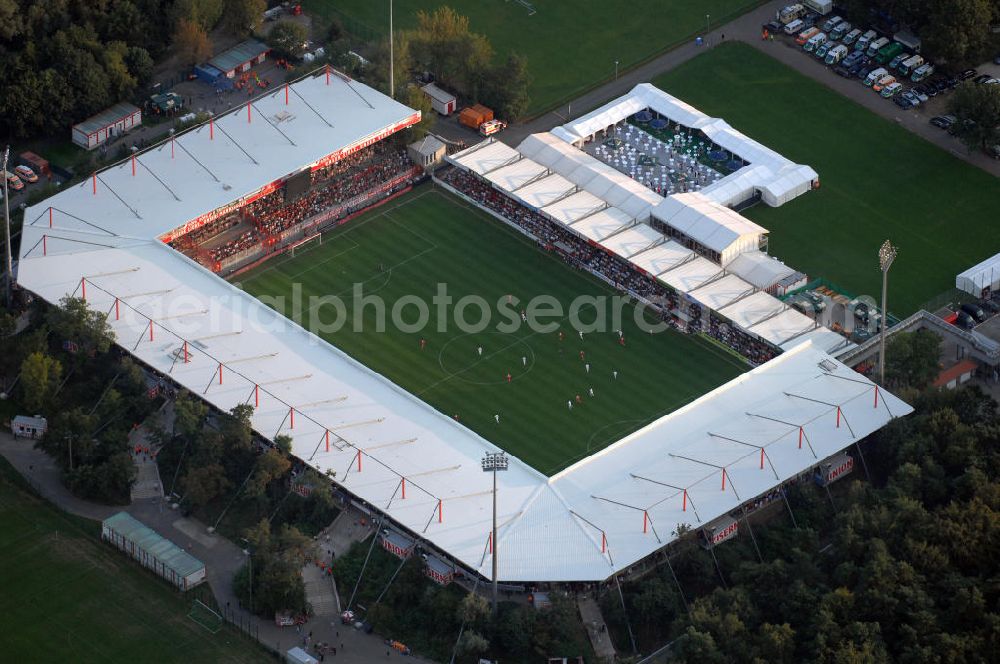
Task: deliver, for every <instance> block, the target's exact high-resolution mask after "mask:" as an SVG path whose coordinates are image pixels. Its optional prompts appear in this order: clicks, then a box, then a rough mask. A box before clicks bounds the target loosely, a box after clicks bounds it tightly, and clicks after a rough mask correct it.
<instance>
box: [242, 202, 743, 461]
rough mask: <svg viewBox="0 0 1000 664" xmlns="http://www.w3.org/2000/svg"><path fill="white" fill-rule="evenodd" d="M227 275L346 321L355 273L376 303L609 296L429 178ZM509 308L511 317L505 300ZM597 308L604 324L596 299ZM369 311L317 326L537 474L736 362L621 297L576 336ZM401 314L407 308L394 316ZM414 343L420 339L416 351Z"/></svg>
mask: <svg viewBox="0 0 1000 664" xmlns="http://www.w3.org/2000/svg"><path fill="white" fill-rule="evenodd" d="M241 283H242V285H243V288H245V289H246V290H247V291H248V292H250V293H252V294H254V295H256V296H258V297H260V296H275V295H279V296H280V295H284V296H286V297H288V298H291V296H292V284H293V283H299V284H301V288H302V294H303V296H304V297H305V298H308V297H309V296H310V295H317V296H320V295H339V296H341V297H342V298H343V300H344V303H345V310H346V313H347V318H348V319H351V320H353V318H354V316H353V314H354V311H355V306H354V302H353V301H352V300H353V297H352V289H353V287H354V284H356V283H360V284H362V285H363V288H364V294H365V295H368V294H377V295H379V296H381V297H382V298H383V299H384V300H385V302H386V304H387V308H391V306H392V304H393V303H394V302H396V301H397V300H399V299H400V298H402V297H403V296H410V295H416V296H417V297H419V298H421V299H423V300H424V301H426V302H428V303H429V302H431V299H432V298H433V296H434V295H435V294H436V293H437V292H438V291H437V289H438V284H439V283H443V284H447V288H448V294H449V295H451V296H452V297H453V298H454V299H455V301H456V302H457V301H458V300H459V299H460V298H462V297H463V296H466V295H479V296H481V297H483V298H484V299H485V300H486V301H487V302H489V303H496V302H498V301H500V302H503V301H506V300H507V298H508V296H512V297H513V298H516V301H520V302H527V301H529V300H530V299H531V298H533V297H535V296H538V295H550V296H552V297H554V298H555V299H556V300H557V301H558V302H559V303H560V304H561V306H562V309H563V312H564V313H566V312H568V310H569V307H570V303H571V301H572V300H573V299H574V298H576V297H577V296H580V295H591V296H612V295H615V294H616V293H615V291H614V290H613V289H611V288H610V287H609V286H607V285H605V284H604V283H603V282H600V281H598V280H596V279H594V278H591V277H590V276H588V275H586V274H584V273H583V272H581V271H579V270H576V269H573V268H571V267H569V266H567V265H566V264H565V263H563V261H562V260H560V259H559V258H557V257H556V256H554V255H551V254H548V253H547V252H545V251H543V250H542V249H540V248H538V247H537V245H536V244H535V243H534V242H533V241H531V240H529V239H528V238H526V237H524V236H523V235H521V234H520V233H518V232H516V231H514V230H512V229H510V228H508V227H507V226H505V225H504V224H502V223H501V222H499V221H497V220H495V219H494V218H492V217H490V216H489V215H487V214H486V213H484V212H482V211H480V210H478V209H477V208H474V207H473V206H470V205H467V204H466V203H464V202H463V201H461V200H460V199H458V198H456V197H454V196H452V195H450V194H448V193H445V192H443V191H442V190H440V189H436V188H434V187H433V186H432V185H423V186H421V187H418V188H417V189H416V190H415V191H414V192H411V193H409V194H407V195H405V196H403V197H400V198H398V199H395V200H394V201H392V202H391V203H389V204H387V205H386V206H383V207H381V208H378V209H376V210H373V211H371V212H369V213H368V214H366V215H363V216H361V217H359V218H357V219H354V220H352V221H350V222H349V223H348V224H346V225H344V226H342V227H341V228H339V229H337V230H335V231H333V232H331V233H329V234H327V235H325V236H324V237H323V242H322V244H318V245H314V246H312V247H311V248H309V249H306V250H304V251H299V252H297V253H296V255H295V256H294V257H291V256H283V257H281V258H278V259H275V260H274V261H272V262H270V263H267V264H265V265H264V266H262V267H261V268H259V269H257V270H256V271H254V272H252V273H250V274H248V275H245V277H244V278H242V279H241ZM265 301H266V300H265ZM304 308H305V309H308V306H306V307H304ZM594 310H595V309H594V305H593V304H589V305H588V306H584V307H583V309H582V313H581V316H580V319H581V320H582V322H584V323H588V322H591V321H592V320H594V317H593V316H592V315H589V314H588V312H594ZM318 311H319V312H320V313H319V320H320V321H321V322H323V323H324V324H331V323H333V322H334V321H335V320H336V318H337V317H338V313H337V312H336V310H335V309H333V308H332V307H330V308H320V309H319V310H318ZM470 311H473V312H478V310H477V309H471V310H470ZM512 311H514V312H515V316H514V317H515V318H516V317H517V314H516V308H515V309H513V310H512ZM606 311H608V312H609V313H608V318H609V320H610V317H611V314H610V311H611V308H610V306H609V307H608V309H607V310H606ZM375 316H376V314H375V311H374V309H373V308H371V307H369V308H365V309H364V319H363V320H364V323H365V327H364V329H365V332H364V333H360V334H359V333H356V332H354V331H353V330H352V325H351V324H349V325H346V326H344V327H343V328H342V329H340V330H336V331H327V332H320V336H321V337H323V338H324V339H326V340H327V341H329V342H330V343H332V344H333V345H335V346H337V347H339V348H341V349H342V350H344V351H345V352H347V353H349V354H350V355H352V356H353V357H355V358H356V359H358V360H359V361H361V362H362V363H364V364H365V365H367V366H369V367H371V368H372V369H374V370H375V371H377V372H379V373H381V374H383V375H385V376H386V377H388V378H389V379H390V380H392V381H393V382H395V383H396V384H398V385H400V386H402V387H403V388H404V389H406V390H407V391H409V392H410V393H412V394H414V395H416V396H417V397H419V398H420V399H422V400H424V401H426V402H427V403H429V404H431V405H432V406H434V407H435V408H437V409H438V410H439V411H441V412H443V413H445V414H447V415H449V416H457V417H458V419H459V420H460V421H461V422H462V424H464V425H465V426H467V427H469V428H471V429H472V430H474V431H476V432H477V433H479V434H480V435H482V436H483V437H485V438H487V439H488V440H490V441H492V442H494V443H496V444H497V445H499V446H500V447H502V448H504V449H505V450H507V451H509V452H510V453H512V454H514V455H515V456H517V457H519V458H521V459H522V460H524V461H525V462H527V463H528V464H530V465H532V466H534V467H535V468H537V469H538V470H539V471H541V472H543V473H545V474H552V473H554V472H557V471H559V470H561V469H563V468H565V467H566V466H568V465H570V464H571V463H573V462H575V461H577V460H579V459H581V458H583V457H586V456H588V455H590V454H593V453H594V452H596V451H597V450H599V449H601V448H603V447H605V446H606V445H608V444H609V443H611V442H613V441H615V440H618V439H620V438H621V437H622V436H623V435H625V434H627V433H629V432H631V431H634V430H636V429H638V428H640V427H642V426H643V425H645V424H647V423H649V422H651V421H653V420H654V419H656V418H658V417H660V416H662V415H664V414H666V413H669V412H670V411H673V410H675V409H677V408H678V407H680V406H682V405H684V404H686V403H688V402H690V401H691V400H693V399H695V398H697V397H699V396H701V395H702V394H704V393H705V392H707V391H709V390H711V389H712V388H714V387H716V386H718V385H720V384H722V383H724V382H726V381H727V380H729V379H730V378H732V377H734V376H736V375H738V374H739V373H741V372H743V371H745V370H746V369H747V368H748V367H747V365H746V364H745V363H744V362H743V361H742V360H741V359H739V358H738V357H736V356H735V355H733V354H730V353H729V352H728V351H726V350H724V349H722V348H720V347H719V346H717V345H715V344H713V343H711V342H707V341H703V340H702V339H701V338H697V337H691V336H687V335H682V334H679V333H676V332H673V331H667V332H663V333H658V334H648V333H643V332H641V331H640V328H639V326H638V325H637V324H636V322H635V320H634V307H633V306H632V305H628V306H627V307H626V308H625V309H624V312H623V315H622V317H621V318H622V325H621V328H620V329H621V332H622V335H623V337H624V343H622V342H621V341H620V340H619V335H618V328H617V327H616V326H615V325H613V324H612V323H610V322H609V324H608V326H607V330H606V331H604V332H593V333H589V332H588V333H585V334H584V336H583V339H581V338H580V337H579V335H578V334H577V332H575V331H574V330H572V329H571V328H570V325H569V319H568V317H566V316H564V317H562V318H553V319H552V321H553V322H555V323H556V326H557V327H558V330H557V329H552V330H551V331H544V332H543V331H537V330H532V329H529V328H528V326H524V325H520V326H519V328H518V329H517V330H514V331H510V330H507V331H498V330H497V327H498V324H502V323H504V322H506V321H507V319H506V318H501V317H499V316H498V315H496V311H494V316H493V319H492V320H491V322H490V324H489V326H488V327H487V328H486V329H485V330H483V331H481V332H473V333H470V332H463V331H461V330H459V329H457V326H456V325H454V324H452V323H449V324H448V325H447V329H445V330H443V331H438V328H437V325H436V322H435V319H433V318H432V322H431V325H430V326H425V327H424V328H423V330H422V331H420V332H411V331H402V330H400V329H397V328H395V327H393V326H391V325H389V326H387V328H386V330H385V331H384V332H381V333H379V332H372V331H371V330H372V329H374V327H373V325H374V322H375ZM415 317H416V316H415V314H410V315H409V316H408V317H407V318H406V320H407V321H411V322H412V321H413V320H414V318H415ZM478 319H479V314H478V313H470V314H467V315H466V320H470V321H476V320H478ZM449 320H453V319H452V318H450V317H449ZM559 331H562V333H563V339H562V341H560V338H559ZM421 339H425V340H426V347H425V348H423V349H421V344H420V340H421ZM479 347H482V349H483V351H482V354H481V355H480V354H479V352H478V349H479ZM581 351H582V352H583V359H581V356H580V352H581ZM588 364H589V365H590V370H589V373H588V371H587V368H586V365H588ZM615 372H617V378H616V377H615ZM508 373H509V374H510V380H509V381H508V379H507V374H508ZM591 389H593V391H594V396H590V392H589V391H590V390H591ZM577 395H579V396H580V401H579V402H577ZM567 401H570V402H572V403H573V408H572V409H570V408H569V407H568V404H567ZM496 415H499V416H500V422H499V423H498V422H497V421H496V418H495V416H496Z"/></svg>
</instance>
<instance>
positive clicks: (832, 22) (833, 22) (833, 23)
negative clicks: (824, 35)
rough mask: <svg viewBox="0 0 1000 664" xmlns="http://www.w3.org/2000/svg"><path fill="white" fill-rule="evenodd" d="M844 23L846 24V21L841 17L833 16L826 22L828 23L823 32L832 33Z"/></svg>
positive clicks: (824, 25)
mask: <svg viewBox="0 0 1000 664" xmlns="http://www.w3.org/2000/svg"><path fill="white" fill-rule="evenodd" d="M843 22H844V19H842V18H841V17H839V16H831V17H830V18H828V19H827V20H826V23H824V24H823V30H825V31H826V32H830V31H831V30H833V29H834V28H836V27H837V26H838V25H840V24H841V23H843Z"/></svg>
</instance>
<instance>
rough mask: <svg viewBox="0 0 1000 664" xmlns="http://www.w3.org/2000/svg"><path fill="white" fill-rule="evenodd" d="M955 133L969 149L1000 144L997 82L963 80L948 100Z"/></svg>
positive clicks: (982, 148)
mask: <svg viewBox="0 0 1000 664" xmlns="http://www.w3.org/2000/svg"><path fill="white" fill-rule="evenodd" d="M948 110H949V112H951V114H952V115H954V116H955V118H956V121H955V125H954V132H955V135H956V136H958V138H959V139H960V140H961V141H962V143H963V144H965V147H966V148H968V149H969V150H970V151H971V150H974V149H980V150H988V149H989V148H990V147H991V146H994V145H1000V85H976V84H975V83H972V82H971V81H966V82H965V83H962V84H961V85H960V86H958V89H957V90H955V94H954V95H952V97H951V99H950V100H949V101H948Z"/></svg>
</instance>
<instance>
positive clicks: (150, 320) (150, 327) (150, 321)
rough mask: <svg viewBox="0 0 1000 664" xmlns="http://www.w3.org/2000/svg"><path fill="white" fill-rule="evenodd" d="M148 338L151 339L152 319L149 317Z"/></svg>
mask: <svg viewBox="0 0 1000 664" xmlns="http://www.w3.org/2000/svg"><path fill="white" fill-rule="evenodd" d="M149 340H150V341H152V340H153V319H152V318H150V319H149Z"/></svg>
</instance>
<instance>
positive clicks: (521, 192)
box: [512, 174, 574, 208]
mask: <svg viewBox="0 0 1000 664" xmlns="http://www.w3.org/2000/svg"><path fill="white" fill-rule="evenodd" d="M573 189H574V185H573V183H572V182H570V181H569V180H567V179H566V178H564V177H563V176H561V175H556V174H552V175H548V176H546V177H543V178H541V179H539V180H535V181H534V182H532V183H530V184H527V185H524V186H523V187H521V188H520V189H518V190H516V191H514V192H512V193H513V195H514V196H515V197H516V198H519V199H520V200H521V202H522V203H524V204H525V205H527V206H528V207H532V208H543V207H545V206H546V205H551V204H552V203H554V202H555V201H556V200H558V199H560V198H562V197H564V196H566V195H568V194H569V193H570V192H572V191H573Z"/></svg>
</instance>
